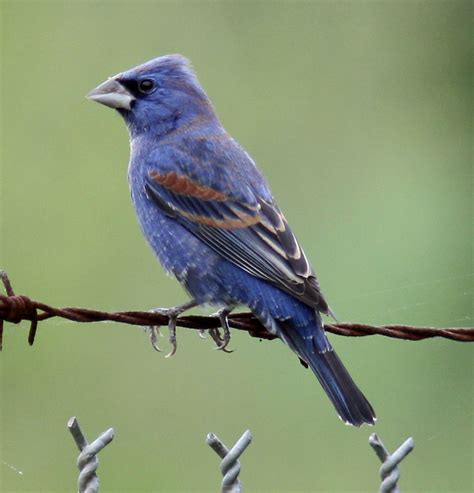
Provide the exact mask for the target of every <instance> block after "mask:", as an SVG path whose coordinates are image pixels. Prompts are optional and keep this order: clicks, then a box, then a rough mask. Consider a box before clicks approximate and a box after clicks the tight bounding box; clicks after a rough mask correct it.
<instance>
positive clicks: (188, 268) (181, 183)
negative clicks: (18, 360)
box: [87, 55, 376, 426]
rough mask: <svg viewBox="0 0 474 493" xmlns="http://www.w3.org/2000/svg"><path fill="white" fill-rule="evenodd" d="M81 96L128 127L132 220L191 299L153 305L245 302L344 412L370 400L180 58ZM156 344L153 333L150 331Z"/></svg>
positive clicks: (261, 184) (171, 312)
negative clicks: (110, 110) (345, 362)
mask: <svg viewBox="0 0 474 493" xmlns="http://www.w3.org/2000/svg"><path fill="white" fill-rule="evenodd" d="M87 97H88V98H89V99H90V100H92V101H95V102H97V103H101V104H103V105H105V106H108V107H110V108H113V109H115V110H116V111H117V112H118V113H119V114H120V115H121V116H122V117H123V119H124V120H125V123H126V126H127V128H128V133H129V138H130V160H129V166H128V181H129V186H130V192H131V197H132V202H133V204H134V207H135V211H136V214H137V217H138V221H139V224H140V227H141V230H142V232H143V234H144V236H145V238H146V240H147V241H148V243H149V245H150V246H151V248H152V250H153V252H154V253H155V255H156V256H157V257H158V260H159V261H160V263H161V264H162V266H163V267H164V269H165V270H166V271H168V272H169V273H171V274H173V275H174V276H175V277H176V279H177V280H178V281H179V282H180V283H181V285H182V286H183V287H184V289H185V291H186V292H187V293H188V294H189V296H190V299H189V300H188V301H187V302H185V303H183V304H181V305H178V306H176V307H173V308H168V309H161V310H159V311H160V312H161V313H163V314H165V315H167V316H168V317H169V330H170V342H171V344H172V346H173V350H172V351H171V354H173V353H174V352H175V351H176V319H177V317H178V315H180V314H182V313H183V312H185V311H186V310H189V309H191V308H193V307H196V306H200V305H211V306H216V307H218V309H219V310H218V311H217V312H216V314H215V315H216V316H217V317H219V320H220V324H221V325H222V329H223V335H222V337H221V336H220V335H219V334H220V333H216V331H214V332H213V333H212V335H213V338H214V340H215V341H216V343H217V344H218V347H219V348H220V349H224V350H226V347H227V344H228V342H229V340H230V331H229V325H228V320H227V316H228V315H229V313H230V312H231V311H232V310H234V309H235V308H236V307H239V306H246V307H248V308H249V309H250V311H251V312H252V313H253V315H254V316H255V317H256V318H257V319H258V320H259V321H260V322H261V323H262V324H263V325H264V326H265V328H266V329H267V330H268V331H270V332H271V333H272V334H274V335H276V336H278V338H280V339H281V341H283V343H285V344H286V345H287V346H288V347H289V348H290V349H291V350H293V352H294V353H296V355H297V357H298V358H299V359H300V362H301V363H302V364H303V365H304V366H305V367H309V368H310V369H311V370H312V371H313V373H314V374H315V375H316V377H317V379H318V380H319V382H320V384H321V386H322V387H323V389H324V391H325V392H326V394H327V395H328V397H329V399H330V401H331V402H332V404H333V406H334V408H335V410H336V412H337V414H338V415H339V417H340V418H341V419H342V421H343V422H345V423H346V424H350V425H353V426H360V425H362V424H364V423H367V424H369V425H372V424H374V423H375V421H376V416H375V412H374V410H373V408H372V406H371V405H370V403H369V402H368V400H367V399H366V398H365V396H364V395H363V393H362V392H361V391H360V390H359V388H358V387H357V385H356V384H355V383H354V381H353V379H352V377H351V376H350V374H349V372H348V371H347V370H346V368H345V367H344V365H343V363H342V362H341V360H340V359H339V357H338V356H337V354H336V352H335V351H334V349H333V347H332V345H331V343H330V342H329V340H328V338H327V337H326V334H325V331H324V324H323V321H322V316H321V315H322V314H324V315H329V316H330V315H332V311H331V308H330V307H329V305H328V303H327V302H326V300H325V298H324V296H323V294H322V292H321V288H320V285H319V282H318V280H317V278H316V274H315V271H314V270H313V268H312V266H311V264H310V262H309V261H308V259H307V257H306V254H305V253H304V251H303V249H302V247H301V245H300V243H299V241H298V240H297V238H296V236H295V235H294V234H293V232H292V230H291V229H290V226H289V225H288V222H287V220H286V218H285V216H284V215H283V213H282V211H281V210H280V208H279V207H278V204H277V202H276V200H275V198H274V197H273V195H272V192H271V190H270V187H269V184H268V182H267V180H266V179H265V177H264V176H263V174H262V172H261V171H260V170H259V168H258V167H257V165H256V164H255V162H254V160H253V159H252V157H251V156H250V155H249V154H248V153H247V152H246V151H245V149H244V148H243V147H242V146H241V145H240V144H239V143H238V142H237V141H236V140H234V139H233V138H232V137H231V135H230V134H229V133H228V132H227V131H226V130H225V128H224V127H223V125H222V123H221V121H220V119H219V117H218V116H217V113H216V111H215V109H214V107H213V104H212V103H211V101H210V99H209V97H208V96H207V94H206V92H205V91H204V89H203V88H202V86H201V84H200V82H199V81H198V78H197V75H196V73H195V71H194V69H193V68H192V66H191V64H190V62H189V60H188V59H187V58H185V57H184V56H182V55H164V56H160V57H158V58H155V59H153V60H150V61H148V62H145V63H143V64H141V65H138V66H136V67H134V68H132V69H130V70H126V71H124V72H121V73H118V74H117V75H115V76H113V77H109V78H108V79H107V80H106V81H105V82H103V83H102V84H100V85H99V86H97V87H96V88H95V89H93V90H92V91H91V92H90V93H89V94H88V95H87ZM151 339H152V344H153V345H154V346H155V348H156V349H158V348H157V346H156V333H155V332H153V331H152V333H151Z"/></svg>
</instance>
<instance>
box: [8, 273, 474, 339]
mask: <svg viewBox="0 0 474 493" xmlns="http://www.w3.org/2000/svg"><path fill="white" fill-rule="evenodd" d="M0 279H1V280H2V282H3V285H4V287H5V292H6V294H0V349H1V347H2V335H3V322H4V321H5V322H10V323H14V324H16V323H19V322H21V321H22V320H26V321H29V322H30V331H29V334H28V343H29V344H30V345H32V344H33V342H34V340H35V335H36V331H37V327H38V322H39V321H42V320H47V319H49V318H53V317H59V318H64V319H66V320H71V321H74V322H102V321H105V320H108V321H113V322H120V323H124V324H129V325H141V326H167V325H168V321H169V318H168V316H166V315H163V314H160V313H156V312H143V311H123V312H106V311H100V310H91V309H88V308H55V307H53V306H50V305H47V304H46V303H42V302H40V301H35V300H32V299H31V298H29V297H28V296H24V295H16V294H15V293H14V291H13V289H12V287H11V284H10V281H9V279H8V276H7V274H6V273H5V272H3V271H0ZM228 321H229V326H230V327H231V328H233V329H238V330H243V331H246V332H248V333H249V335H250V336H252V337H256V338H259V339H275V338H276V337H277V336H275V334H272V333H271V332H269V331H268V330H267V329H265V327H264V326H263V325H262V324H261V323H260V322H259V321H258V320H257V319H256V318H255V317H254V316H253V314H251V313H235V314H231V315H229V317H228ZM176 325H177V326H178V327H183V328H186V329H195V330H199V331H202V330H206V329H217V328H219V327H220V326H221V322H220V321H219V319H218V318H216V317H202V316H193V315H191V316H183V317H179V318H178V319H177V323H176ZM324 328H325V330H326V331H327V332H332V333H333V334H338V335H341V336H350V337H362V336H369V335H375V334H378V335H382V336H386V337H393V338H396V339H406V340H410V341H419V340H421V339H428V338H431V337H443V338H445V339H451V340H453V341H460V342H474V328H472V327H468V328H463V327H449V328H440V329H438V328H434V327H414V326H411V325H382V326H374V325H367V324H360V323H327V324H325V325H324Z"/></svg>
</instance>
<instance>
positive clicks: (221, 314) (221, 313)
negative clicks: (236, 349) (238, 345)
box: [209, 306, 235, 353]
mask: <svg viewBox="0 0 474 493" xmlns="http://www.w3.org/2000/svg"><path fill="white" fill-rule="evenodd" d="M234 308H235V307H234V306H225V307H224V308H221V309H220V310H218V311H217V312H216V313H214V314H212V315H211V317H217V318H218V319H219V320H220V322H221V326H222V329H223V331H224V335H223V337H222V338H221V336H220V334H219V330H218V329H211V330H209V333H210V334H211V337H212V339H213V340H214V342H215V343H216V346H217V349H220V350H221V351H224V352H226V353H231V352H232V351H229V350H228V349H226V348H227V345H228V344H229V342H230V329H229V321H228V319H227V316H228V315H229V313H230V312H231V311H232V310H233V309H234Z"/></svg>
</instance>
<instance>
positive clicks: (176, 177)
mask: <svg viewBox="0 0 474 493" xmlns="http://www.w3.org/2000/svg"><path fill="white" fill-rule="evenodd" d="M146 189H147V192H148V195H149V196H150V197H151V199H152V200H154V202H155V203H156V204H157V206H158V207H160V208H161V209H162V210H164V211H165V212H166V213H167V214H169V215H172V216H173V217H174V218H176V219H177V220H178V221H180V222H181V224H183V225H184V226H185V227H186V228H187V229H188V230H189V231H190V232H191V233H192V234H194V235H195V236H197V237H198V238H200V239H201V240H202V241H203V242H204V243H205V244H207V245H208V246H209V247H211V248H212V249H213V250H214V251H216V252H217V253H218V254H219V255H222V256H223V257H224V258H226V259H228V260H229V261H230V262H232V263H234V264H235V265H238V266H239V267H240V268H242V269H243V270H245V271H246V272H248V273H249V274H251V275H254V276H256V277H260V278H262V279H265V280H267V281H269V282H270V283H272V284H274V285H275V286H277V287H279V288H280V289H282V290H284V291H286V292H288V293H290V294H292V295H293V296H295V297H296V298H298V299H300V300H301V301H303V302H304V303H306V304H308V305H309V306H311V307H314V308H315V309H317V310H319V311H321V312H323V313H330V310H329V307H328V305H327V303H326V301H325V300H324V298H323V296H322V294H321V291H320V288H319V284H318V282H317V280H316V276H315V274H314V271H313V269H312V267H311V265H310V264H309V262H308V260H307V258H306V256H305V254H304V252H303V250H302V248H301V246H300V245H299V243H298V240H297V239H296V237H295V236H294V234H293V233H292V231H291V229H290V227H289V226H288V223H287V221H286V219H285V217H284V216H283V214H282V213H281V211H280V210H279V208H278V206H277V205H276V204H275V202H274V201H273V200H264V199H263V198H260V197H255V199H256V200H255V202H253V203H249V202H245V201H242V200H237V199H236V198H235V197H233V196H232V195H231V194H226V193H224V192H222V191H221V190H216V189H214V188H212V187H210V186H209V185H207V184H206V185H204V184H202V183H199V182H198V181H197V180H195V179H191V178H190V177H188V176H186V175H184V174H179V173H178V172H176V171H173V172H168V173H165V174H160V173H159V172H157V171H155V170H153V171H150V172H149V175H148V177H147V180H146Z"/></svg>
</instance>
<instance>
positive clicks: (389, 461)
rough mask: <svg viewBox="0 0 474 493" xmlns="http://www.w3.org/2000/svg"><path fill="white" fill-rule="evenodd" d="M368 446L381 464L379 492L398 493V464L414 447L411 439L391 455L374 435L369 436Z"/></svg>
mask: <svg viewBox="0 0 474 493" xmlns="http://www.w3.org/2000/svg"><path fill="white" fill-rule="evenodd" d="M369 444H370V446H371V447H372V448H373V449H374V451H375V453H376V454H377V457H378V458H379V459H380V461H381V462H382V465H381V466H380V478H381V479H382V484H381V485H380V490H379V492H380V493H400V490H399V488H398V486H397V482H398V480H399V479H400V470H399V469H398V464H400V462H401V461H402V460H403V459H404V458H405V457H406V456H407V455H408V454H409V453H410V452H411V451H412V450H413V447H414V446H415V442H414V441H413V438H411V437H410V438H408V439H407V440H405V441H404V442H403V443H402V444H401V445H400V447H398V448H397V450H395V452H393V454H390V453H389V452H388V450H387V449H386V448H385V446H384V444H383V443H382V441H381V440H380V438H379V437H378V436H377V435H376V434H375V433H373V434H372V435H370V437H369Z"/></svg>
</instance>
